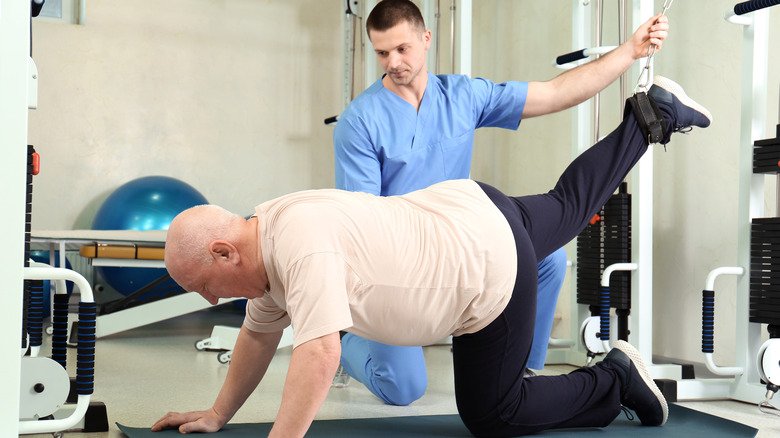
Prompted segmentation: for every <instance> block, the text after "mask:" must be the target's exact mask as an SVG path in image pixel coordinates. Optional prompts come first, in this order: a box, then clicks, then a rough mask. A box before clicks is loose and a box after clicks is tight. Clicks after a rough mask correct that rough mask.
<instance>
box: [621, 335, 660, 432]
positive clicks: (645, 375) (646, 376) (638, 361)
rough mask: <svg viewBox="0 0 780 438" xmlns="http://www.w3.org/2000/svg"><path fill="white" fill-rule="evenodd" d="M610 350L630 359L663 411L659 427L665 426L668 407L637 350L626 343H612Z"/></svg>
mask: <svg viewBox="0 0 780 438" xmlns="http://www.w3.org/2000/svg"><path fill="white" fill-rule="evenodd" d="M612 348H617V349H618V350H620V351H622V352H623V353H625V354H626V356H628V358H629V359H631V362H633V363H634V367H635V368H636V369H637V371H639V375H640V376H642V380H643V381H644V382H645V385H647V387H648V388H650V390H651V391H652V392H653V395H655V397H656V398H657V399H658V402H659V403H661V409H662V410H663V413H664V417H663V421H661V424H659V426H663V425H664V424H666V420H667V419H669V405H668V404H667V403H666V398H664V395H663V394H661V390H660V389H658V386H656V384H655V381H653V377H652V376H651V375H650V372H648V371H647V366H646V365H645V361H644V360H642V355H641V354H639V350H637V349H636V348H634V346H633V345H631V344H629V343H628V342H626V341H614V342H613V343H612Z"/></svg>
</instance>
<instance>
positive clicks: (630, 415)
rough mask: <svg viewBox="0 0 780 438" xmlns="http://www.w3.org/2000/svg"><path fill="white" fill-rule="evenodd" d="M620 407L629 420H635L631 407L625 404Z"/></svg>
mask: <svg viewBox="0 0 780 438" xmlns="http://www.w3.org/2000/svg"><path fill="white" fill-rule="evenodd" d="M620 409H621V410H622V411H623V414H624V415H625V416H626V418H628V421H634V414H633V413H632V412H631V409H628V408H627V407H625V406H621V407H620Z"/></svg>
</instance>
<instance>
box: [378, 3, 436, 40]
mask: <svg viewBox="0 0 780 438" xmlns="http://www.w3.org/2000/svg"><path fill="white" fill-rule="evenodd" d="M403 21H406V22H407V23H409V24H410V25H411V26H412V27H413V28H416V29H418V30H420V32H424V31H425V20H423V16H422V13H421V12H420V9H419V8H418V7H417V5H416V4H414V3H413V2H411V1H409V0H382V1H380V2H379V3H378V4H377V5H376V6H374V9H372V10H371V13H370V14H368V19H367V20H366V33H367V34H368V36H369V38H370V37H371V31H372V30H377V31H385V30H387V29H390V28H391V27H393V26H396V25H398V24H399V23H401V22H403Z"/></svg>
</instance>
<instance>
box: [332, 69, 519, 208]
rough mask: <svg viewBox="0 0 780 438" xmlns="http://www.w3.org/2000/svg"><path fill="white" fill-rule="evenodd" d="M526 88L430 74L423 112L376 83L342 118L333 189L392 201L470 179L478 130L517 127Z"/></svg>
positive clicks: (337, 133) (336, 135) (336, 138)
mask: <svg viewBox="0 0 780 438" xmlns="http://www.w3.org/2000/svg"><path fill="white" fill-rule="evenodd" d="M527 93H528V84H527V83H526V82H506V83H501V84H496V83H493V82H491V81H489V80H486V79H482V78H476V79H471V78H469V77H467V76H462V75H433V74H431V73H429V74H428V85H427V87H426V89H425V94H424V95H423V99H422V102H421V103H420V108H419V111H416V110H415V108H414V107H413V106H412V105H411V104H409V103H408V102H406V101H405V100H403V99H402V98H401V97H399V96H398V95H396V94H395V93H393V92H392V91H390V90H388V89H387V88H385V87H384V86H383V85H382V80H381V79H380V80H378V81H377V82H375V83H374V84H373V85H371V87H369V88H368V89H367V90H366V91H364V92H363V93H362V94H361V95H360V96H358V97H357V98H356V99H355V100H353V101H352V103H350V105H349V106H348V107H347V109H346V110H345V111H344V113H343V114H342V115H341V116H339V120H338V123H337V124H336V130H335V132H334V134H333V140H334V147H335V158H336V187H337V188H339V189H342V190H350V191H360V192H368V193H373V194H376V195H382V196H390V195H400V194H405V193H409V192H411V191H414V190H419V189H423V188H425V187H428V186H429V185H431V184H435V183H437V182H441V181H446V180H450V179H461V178H468V177H469V172H470V170H471V153H472V147H473V143H474V130H475V129H477V128H481V127H484V126H492V127H498V128H506V129H517V127H518V126H519V124H520V118H521V115H522V113H523V107H524V106H525V99H526V95H527Z"/></svg>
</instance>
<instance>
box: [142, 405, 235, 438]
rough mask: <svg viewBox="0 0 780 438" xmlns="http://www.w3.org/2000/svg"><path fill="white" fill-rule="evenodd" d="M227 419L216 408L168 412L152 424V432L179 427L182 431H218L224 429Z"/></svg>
mask: <svg viewBox="0 0 780 438" xmlns="http://www.w3.org/2000/svg"><path fill="white" fill-rule="evenodd" d="M226 422H227V421H225V420H224V419H223V418H222V417H220V415H219V414H217V412H216V411H214V409H209V410H207V411H192V412H184V413H180V412H168V413H167V414H165V416H164V417H162V418H160V419H159V420H157V422H156V423H154V425H152V432H159V431H161V430H163V429H173V428H178V429H179V432H180V433H192V432H216V431H218V430H220V429H222V426H224V425H225V423H226Z"/></svg>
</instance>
